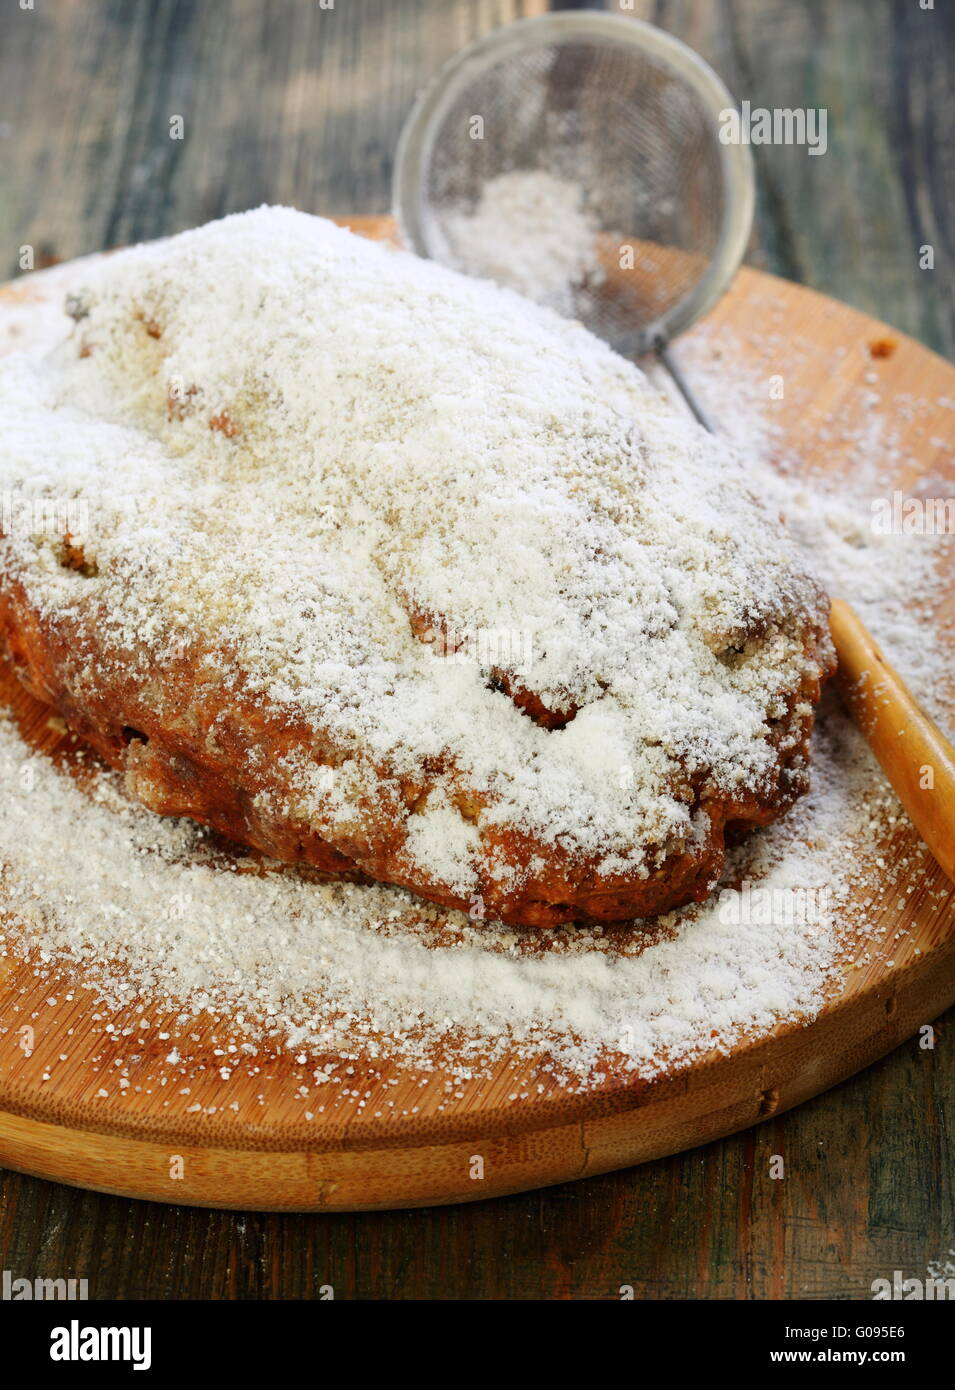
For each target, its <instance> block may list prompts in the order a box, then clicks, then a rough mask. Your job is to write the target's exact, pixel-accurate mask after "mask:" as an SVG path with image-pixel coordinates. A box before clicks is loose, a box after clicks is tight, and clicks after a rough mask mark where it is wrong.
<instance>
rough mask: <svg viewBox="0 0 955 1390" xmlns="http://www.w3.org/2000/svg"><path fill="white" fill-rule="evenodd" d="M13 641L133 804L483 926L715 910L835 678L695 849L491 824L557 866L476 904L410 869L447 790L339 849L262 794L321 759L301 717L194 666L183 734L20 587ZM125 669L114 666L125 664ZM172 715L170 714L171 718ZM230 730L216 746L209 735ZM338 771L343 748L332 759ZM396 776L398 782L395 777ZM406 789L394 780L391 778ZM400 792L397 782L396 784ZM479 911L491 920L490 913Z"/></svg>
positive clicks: (790, 722)
mask: <svg viewBox="0 0 955 1390" xmlns="http://www.w3.org/2000/svg"><path fill="white" fill-rule="evenodd" d="M0 638H2V641H3V643H4V645H5V647H6V649H7V653H8V655H9V657H10V659H11V661H12V663H13V667H14V670H15V671H16V674H17V676H18V677H19V679H20V681H21V682H22V684H23V685H24V686H25V687H26V688H27V689H28V690H29V691H30V693H31V694H32V695H33V696H35V698H37V699H38V700H41V701H43V702H44V703H46V704H48V705H50V706H52V707H53V708H54V709H55V710H56V711H57V712H58V713H59V714H60V715H61V716H62V717H63V719H64V720H65V721H66V722H67V724H68V725H69V726H70V727H71V728H72V729H73V731H74V732H75V733H76V734H78V735H79V736H80V737H81V738H83V739H85V740H86V741H87V742H88V743H90V744H91V745H92V746H93V748H94V749H95V750H96V751H97V752H98V753H99V754H100V755H101V756H102V757H103V758H104V759H105V760H106V762H108V763H109V764H110V766H112V767H113V768H115V769H117V770H118V771H120V772H122V773H123V775H124V778H125V784H126V787H127V790H128V791H129V793H130V795H131V796H133V797H134V798H135V799H136V800H138V801H140V802H142V803H143V804H144V805H146V806H147V807H149V808H150V809H151V810H153V811H155V812H157V813H158V814H160V815H174V816H186V817H189V818H190V819H192V820H195V821H197V822H199V823H201V824H204V825H208V826H210V827H212V828H213V829H215V830H216V831H218V832H220V833H221V834H223V835H225V836H227V837H228V838H229V839H231V840H234V841H236V842H238V843H240V844H247V845H250V846H252V847H254V848H256V849H258V850H261V851H263V852H264V853H266V854H269V855H271V856H273V857H274V858H276V859H280V860H283V861H286V862H290V863H300V864H307V865H310V866H312V867H314V868H316V869H319V870H321V871H322V872H323V873H327V874H333V875H341V876H344V877H349V878H359V879H361V878H363V877H368V878H370V879H375V880H379V881H383V882H389V883H394V884H397V885H399V886H402V887H405V888H408V889H410V890H411V891H413V892H415V893H417V894H419V895H421V896H423V897H426V898H429V899H431V900H432V901H434V902H436V903H439V904H440V905H442V906H445V907H449V908H457V909H459V910H462V911H466V912H468V911H469V912H470V913H471V915H472V916H474V915H477V916H487V917H492V918H499V919H501V920H502V921H504V922H507V923H511V924H513V925H515V926H524V927H532V928H549V927H555V926H559V925H561V924H563V923H566V922H568V921H580V922H588V921H590V922H596V923H606V922H614V921H623V920H627V919H630V918H642V917H651V916H654V915H657V914H659V913H661V912H665V911H670V910H671V909H674V908H676V907H680V906H683V905H684V904H686V903H689V902H694V901H702V900H703V899H704V898H705V897H706V896H707V895H708V894H709V892H710V891H712V888H713V885H714V883H715V881H716V880H717V879H718V877H719V874H720V871H721V869H722V865H723V860H724V856H725V848H726V841H727V835H729V837H730V839H733V838H736V837H738V836H739V834H740V833H742V832H743V831H745V830H747V829H750V828H752V827H755V826H763V825H768V824H769V823H771V822H772V821H773V820H775V819H776V818H777V817H778V816H779V815H781V814H782V813H783V812H784V811H785V810H787V809H788V808H789V806H790V805H791V804H792V803H793V801H794V800H795V799H796V798H797V797H798V796H799V795H800V794H801V793H802V792H803V791H804V790H805V788H806V785H807V768H808V761H809V740H810V735H811V732H812V725H813V714H814V708H813V707H814V705H815V704H816V702H817V701H818V698H819V693H820V685H821V680H820V679H819V678H816V677H813V676H812V675H811V674H807V675H806V676H805V677H804V679H803V681H802V684H801V685H800V687H799V688H798V689H797V690H795V691H793V692H791V694H790V696H789V698H788V702H787V709H786V712H785V714H784V715H783V716H782V717H781V718H779V719H778V720H777V721H775V726H774V729H773V732H772V735H771V737H772V740H773V742H774V744H775V745H776V747H777V749H778V758H777V761H776V765H775V770H774V773H773V776H772V777H771V778H770V779H769V780H768V782H767V784H766V786H765V787H764V788H763V789H762V790H761V791H760V792H759V793H758V794H748V795H745V796H743V797H741V798H739V799H733V798H731V797H719V796H716V795H714V794H713V793H712V792H710V793H705V792H700V791H694V792H693V793H692V795H693V798H694V799H693V807H694V810H696V811H698V812H700V811H702V812H705V813H706V816H707V817H708V822H709V824H708V829H707V832H706V834H705V835H704V836H702V837H701V838H699V839H698V840H697V841H695V842H694V843H693V844H692V845H683V846H680V847H678V848H676V849H675V850H674V851H672V852H670V853H664V855H663V856H662V858H661V862H659V863H656V864H651V863H648V865H647V868H646V870H645V871H644V872H645V875H646V876H643V875H642V874H640V873H635V872H634V873H630V874H621V875H606V874H601V873H600V872H599V869H598V866H597V864H596V862H594V861H590V862H588V861H587V860H582V859H581V858H580V857H578V856H576V855H574V854H572V853H570V852H568V851H566V850H563V849H562V848H561V847H559V846H557V847H555V846H553V845H545V844H543V843H542V842H541V841H540V840H539V839H538V838H536V837H535V836H533V835H530V834H528V833H526V832H524V831H522V830H521V829H520V828H518V827H515V826H488V827H486V828H485V829H484V830H483V831H482V834H481V841H482V851H483V862H484V864H485V866H489V865H494V864H498V865H499V864H501V863H505V864H513V865H515V866H517V867H525V868H526V866H527V865H529V864H534V863H536V862H540V861H542V860H543V861H544V862H543V867H542V868H540V869H539V870H538V871H537V872H534V873H531V874H528V873H524V874H523V875H522V876H520V877H519V878H518V880H517V881H516V883H515V882H513V881H512V882H507V883H504V884H502V883H501V882H500V880H499V878H498V877H497V876H495V874H493V873H492V872H490V871H489V869H488V868H487V867H485V869H484V870H483V871H482V872H481V873H480V879H479V887H478V890H477V893H476V894H474V895H470V896H469V897H467V898H464V897H461V896H459V895H458V894H456V893H454V892H452V891H450V890H449V889H448V888H447V887H446V886H445V885H443V884H441V883H439V882H438V881H436V880H431V881H428V880H427V879H426V878H425V877H424V876H423V875H422V874H421V873H420V872H409V869H408V866H407V861H406V858H405V857H404V856H403V853H402V851H403V848H404V843H405V840H406V836H407V816H408V814H409V812H410V813H413V812H414V809H415V808H416V806H419V805H420V804H421V803H422V802H423V801H425V800H426V799H427V796H428V794H429V793H430V792H431V791H432V790H433V786H434V782H433V780H432V782H431V784H430V785H429V783H428V781H427V780H426V781H423V782H420V783H416V784H414V785H408V784H405V785H404V786H403V787H401V788H398V789H396V790H395V794H394V796H393V797H392V798H391V803H392V804H391V806H390V807H389V805H388V799H387V798H384V797H383V798H382V802H381V804H380V805H379V806H378V807H377V808H371V807H369V808H365V809H366V812H367V813H368V814H367V815H366V818H365V821H364V826H363V831H364V833H362V834H359V835H357V836H353V837H352V838H351V839H349V838H348V837H347V836H346V837H341V838H339V839H338V842H337V843H335V844H333V843H331V842H330V841H329V840H328V839H327V838H325V837H324V836H323V835H322V834H320V833H319V832H318V831H317V830H316V829H315V828H314V827H313V826H311V825H309V824H308V823H307V822H306V821H303V820H301V819H296V818H295V817H294V816H292V815H289V814H283V813H282V811H280V810H278V809H276V806H275V802H274V800H272V799H270V798H269V797H268V796H267V795H266V796H263V795H262V794H263V793H270V792H278V793H281V792H282V791H283V790H284V788H282V786H281V784H280V781H279V780H278V779H277V777H276V773H275V767H276V764H277V763H279V762H280V760H281V757H282V755H283V753H285V752H288V751H293V750H297V751H307V752H311V754H312V756H314V747H315V734H314V730H313V729H312V728H311V727H309V726H307V725H304V724H301V725H296V724H295V723H294V722H293V721H292V720H284V721H279V720H278V719H277V718H276V717H275V715H274V714H269V713H267V712H266V711H265V710H264V709H263V708H262V706H261V704H258V703H257V702H255V701H252V700H250V701H248V702H243V701H242V700H241V699H240V700H238V701H236V700H235V697H233V699H232V700H231V701H230V700H227V699H226V696H225V692H224V691H223V690H222V689H221V688H220V687H219V686H218V685H217V684H215V683H213V682H209V681H203V680H201V679H197V674H196V667H195V665H194V664H193V663H192V662H191V661H190V659H189V658H187V657H185V656H183V657H182V658H180V659H179V661H178V662H175V663H173V664H171V665H170V667H169V668H167V669H165V670H163V671H162V672H161V673H155V674H157V675H158V676H159V678H160V681H161V685H162V688H163V690H164V691H165V692H166V695H165V697H164V700H165V701H169V700H171V701H172V702H173V703H175V704H177V705H178V710H179V712H178V716H177V718H176V721H175V724H174V725H173V724H172V723H170V722H169V720H168V719H165V720H164V718H163V714H162V711H161V710H160V709H157V708H156V706H155V705H154V704H152V703H151V701H150V699H149V696H148V693H147V688H148V685H152V686H155V680H154V681H152V682H150V683H147V682H145V681H143V680H142V679H141V678H137V677H136V676H134V675H133V674H132V668H131V667H130V669H129V670H128V671H127V673H126V674H125V675H124V676H122V677H115V676H114V677H113V678H112V679H108V680H105V679H102V678H99V679H97V677H96V676H95V675H94V674H93V672H95V669H96V663H95V659H94V660H93V662H92V664H91V663H89V662H88V661H87V660H86V657H87V656H90V657H93V656H94V653H93V652H89V653H87V652H86V651H85V648H86V646H88V643H89V639H88V636H85V635H84V634H83V632H82V631H81V630H80V629H79V627H72V628H71V626H70V625H69V624H68V623H67V622H66V621H65V620H64V619H63V617H62V615H61V616H60V618H59V619H58V620H57V621H52V620H51V619H50V618H48V617H45V616H44V615H42V614H41V613H39V612H38V611H37V610H36V609H34V608H33V607H32V606H31V605H30V603H29V601H28V599H27V596H26V593H25V592H24V589H23V587H22V585H20V584H18V583H13V584H12V585H9V586H8V587H7V588H6V589H5V590H0ZM806 649H807V654H814V655H817V656H819V660H820V663H821V668H822V674H823V678H824V677H825V676H828V675H829V674H830V672H831V659H830V661H829V662H828V663H827V662H826V660H825V656H824V655H820V652H822V653H825V652H826V650H827V648H826V646H825V645H824V637H823V634H821V633H813V632H810V633H807V636H806ZM112 669H113V670H115V669H116V667H115V663H114V665H113V668H112ZM167 707H168V706H167ZM212 727H216V728H217V729H218V730H219V731H220V732H219V734H218V737H217V740H216V747H215V749H213V748H211V747H210V745H209V742H208V740H207V739H206V738H204V737H203V734H204V733H205V731H207V730H209V729H210V728H212ZM263 746H264V747H266V748H268V750H269V758H268V760H267V765H266V766H265V767H264V768H263V767H261V765H259V766H258V767H256V761H257V760H256V758H255V756H254V750H255V749H256V747H258V748H261V747H263ZM328 756H329V763H328V765H329V766H332V765H333V764H334V759H335V757H336V756H337V755H336V751H335V750H332V749H329V750H328ZM383 772H386V770H384V769H383ZM393 780H394V779H392V782H393ZM387 784H388V779H387V777H385V778H383V785H387ZM458 805H459V810H461V812H462V815H464V816H465V818H469V817H473V816H474V815H476V813H477V811H478V810H479V802H474V801H469V799H468V794H467V792H466V791H465V790H462V791H461V792H460V793H459V797H458ZM476 904H477V905H478V906H477V910H476Z"/></svg>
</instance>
